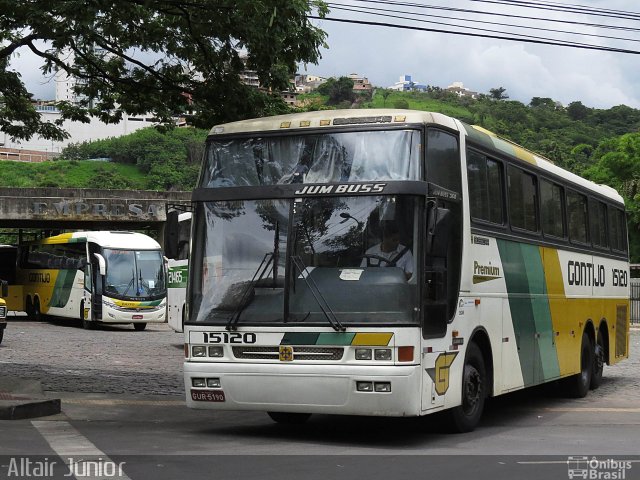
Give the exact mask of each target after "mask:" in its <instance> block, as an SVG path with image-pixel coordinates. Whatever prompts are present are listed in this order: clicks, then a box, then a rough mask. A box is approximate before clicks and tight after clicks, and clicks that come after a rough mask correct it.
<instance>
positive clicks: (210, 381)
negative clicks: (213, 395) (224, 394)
mask: <svg viewBox="0 0 640 480" xmlns="http://www.w3.org/2000/svg"><path fill="white" fill-rule="evenodd" d="M207 387H208V388H220V379H219V378H207Z"/></svg>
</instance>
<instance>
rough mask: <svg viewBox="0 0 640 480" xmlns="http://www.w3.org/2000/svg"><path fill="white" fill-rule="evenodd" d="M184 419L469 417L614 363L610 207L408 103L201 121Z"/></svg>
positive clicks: (614, 248) (617, 225) (614, 218)
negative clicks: (195, 414) (258, 413)
mask: <svg viewBox="0 0 640 480" xmlns="http://www.w3.org/2000/svg"><path fill="white" fill-rule="evenodd" d="M192 200H193V205H194V213H193V223H194V226H193V237H192V251H191V268H190V277H189V285H188V292H187V319H186V322H185V354H186V357H187V358H186V360H185V363H184V380H185V386H186V399H187V404H188V406H189V407H191V408H200V409H221V410H262V411H266V412H268V413H269V415H270V416H271V417H272V418H273V419H274V420H275V421H278V422H302V421H304V420H306V419H307V418H308V416H309V415H310V414H313V413H324V414H349V415H384V416H420V415H425V414H429V413H432V412H438V411H442V410H448V411H449V413H450V417H451V422H452V425H453V427H454V428H455V429H457V430H459V431H468V430H471V429H473V428H475V427H476V425H477V424H478V422H479V420H480V417H481V414H482V410H483V407H484V403H485V399H486V398H487V397H489V396H497V395H502V394H504V393H507V392H512V391H514V390H519V389H522V388H525V387H529V386H532V385H537V384H541V383H544V382H550V381H556V380H561V382H559V383H560V384H561V385H562V387H563V388H565V389H566V392H567V393H568V394H569V395H571V396H574V397H582V396H585V395H586V394H587V393H588V391H589V389H590V388H596V387H598V385H599V384H600V382H601V379H602V373H603V365H604V364H605V363H607V364H609V365H612V364H615V363H616V362H618V361H620V360H622V359H624V358H626V357H627V355H628V348H629V338H628V333H629V286H628V279H629V263H628V253H627V252H628V247H627V233H626V223H625V211H624V204H623V199H622V198H621V196H620V195H618V193H616V192H615V191H614V190H613V189H611V188H609V187H606V186H601V185H596V184H594V183H592V182H589V181H587V180H585V179H583V178H580V177H578V176H576V175H574V174H572V173H570V172H568V171H565V170H563V169H561V168H559V167H557V166H555V165H554V164H553V163H551V162H550V161H548V160H546V159H544V158H542V157H540V156H539V155H536V154H534V153H531V152H529V151H527V150H525V149H523V148H521V147H519V146H517V145H514V144H512V143H510V142H508V141H505V140H503V139H501V138H498V137H497V136H495V135H493V134H492V133H490V132H487V131H485V130H483V129H481V128H478V127H474V126H470V125H467V124H465V123H463V122H460V121H458V120H456V119H453V118H450V117H447V116H444V115H441V114H437V113H428V112H418V111H410V110H354V111H351V110H342V111H341V110H337V111H321V112H309V113H301V114H294V115H287V116H280V117H271V118H261V119H256V120H246V121H241V122H236V123H229V124H225V125H220V126H216V127H215V128H213V129H212V130H211V132H210V135H209V137H208V141H207V153H206V157H205V161H204V164H203V169H202V172H201V176H200V180H199V185H198V187H197V188H196V189H195V191H194V194H193V198H192Z"/></svg>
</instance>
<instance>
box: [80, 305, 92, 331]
mask: <svg viewBox="0 0 640 480" xmlns="http://www.w3.org/2000/svg"><path fill="white" fill-rule="evenodd" d="M80 322H82V328H84V329H85V330H93V327H94V326H95V324H94V323H93V322H92V321H91V319H86V318H84V300H83V301H82V302H80Z"/></svg>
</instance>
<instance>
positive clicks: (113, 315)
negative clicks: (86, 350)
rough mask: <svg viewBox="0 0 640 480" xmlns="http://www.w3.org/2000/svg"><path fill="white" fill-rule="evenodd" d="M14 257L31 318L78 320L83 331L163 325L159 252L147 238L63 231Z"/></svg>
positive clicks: (26, 246) (162, 275)
mask: <svg viewBox="0 0 640 480" xmlns="http://www.w3.org/2000/svg"><path fill="white" fill-rule="evenodd" d="M18 257H19V258H18V270H17V275H16V282H17V284H19V285H20V286H21V287H22V294H23V296H24V309H25V311H26V312H27V314H28V315H29V316H30V317H31V318H34V319H39V318H40V317H41V315H53V316H59V317H67V318H79V319H81V320H82V323H83V326H84V327H85V328H87V329H91V328H93V327H94V326H95V324H96V322H104V323H132V324H133V326H134V328H135V329H136V330H144V329H145V327H146V325H147V323H164V322H166V321H167V319H166V295H167V288H166V280H165V266H164V260H163V256H162V251H161V249H160V245H159V244H158V242H156V241H155V240H153V239H152V238H151V237H148V236H147V235H143V234H141V233H132V232H120V231H96V232H89V231H87V232H75V233H64V234H61V235H57V236H54V237H49V238H45V239H43V240H39V241H35V242H31V243H27V244H24V245H22V246H21V247H20V250H19V254H18Z"/></svg>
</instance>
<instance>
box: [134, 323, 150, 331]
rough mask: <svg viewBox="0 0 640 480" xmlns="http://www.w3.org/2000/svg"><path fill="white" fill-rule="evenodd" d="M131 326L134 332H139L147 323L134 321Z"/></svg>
mask: <svg viewBox="0 0 640 480" xmlns="http://www.w3.org/2000/svg"><path fill="white" fill-rule="evenodd" d="M133 328H134V330H135V331H136V332H141V331H143V330H144V329H145V328H147V324H146V323H134V324H133Z"/></svg>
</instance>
